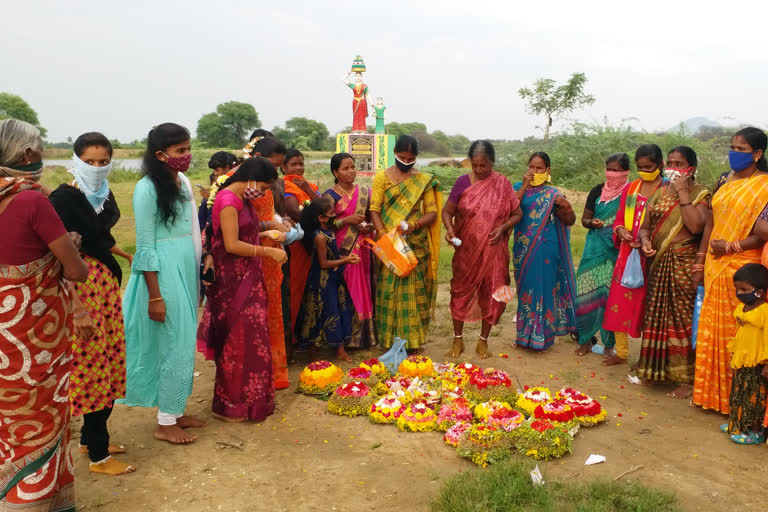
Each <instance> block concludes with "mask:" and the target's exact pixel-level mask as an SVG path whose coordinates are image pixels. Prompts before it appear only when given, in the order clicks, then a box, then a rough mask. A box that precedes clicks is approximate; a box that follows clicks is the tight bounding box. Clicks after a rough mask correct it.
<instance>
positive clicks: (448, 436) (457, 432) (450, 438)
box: [443, 421, 472, 447]
mask: <svg viewBox="0 0 768 512" xmlns="http://www.w3.org/2000/svg"><path fill="white" fill-rule="evenodd" d="M470 428H472V422H470V421H460V422H458V423H454V425H453V426H452V427H451V428H449V429H448V430H446V432H445V435H444V436H443V441H445V444H449V445H451V446H454V447H455V446H458V445H459V442H460V441H461V438H462V437H464V434H465V433H466V432H467V431H468V430H469V429H470Z"/></svg>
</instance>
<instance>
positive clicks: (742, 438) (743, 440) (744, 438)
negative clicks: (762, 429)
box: [731, 432, 765, 444]
mask: <svg viewBox="0 0 768 512" xmlns="http://www.w3.org/2000/svg"><path fill="white" fill-rule="evenodd" d="M731 441H733V442H734V443H736V444H763V443H764V442H765V436H764V435H763V434H757V433H754V432H750V433H749V434H734V435H732V436H731Z"/></svg>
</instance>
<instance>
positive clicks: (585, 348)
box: [576, 343, 592, 356]
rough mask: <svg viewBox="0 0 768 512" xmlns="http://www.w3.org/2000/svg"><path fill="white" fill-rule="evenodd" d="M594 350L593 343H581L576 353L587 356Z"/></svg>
mask: <svg viewBox="0 0 768 512" xmlns="http://www.w3.org/2000/svg"><path fill="white" fill-rule="evenodd" d="M590 352H592V344H591V343H585V344H583V345H581V346H580V347H579V348H578V349H576V355H577V356H585V355H587V354H589V353H590Z"/></svg>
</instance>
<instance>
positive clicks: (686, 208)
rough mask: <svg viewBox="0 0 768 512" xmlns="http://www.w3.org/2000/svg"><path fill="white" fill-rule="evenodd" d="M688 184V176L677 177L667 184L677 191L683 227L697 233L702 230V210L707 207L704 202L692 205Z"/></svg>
mask: <svg viewBox="0 0 768 512" xmlns="http://www.w3.org/2000/svg"><path fill="white" fill-rule="evenodd" d="M688 185H689V181H688V178H678V179H677V180H675V181H674V182H672V183H671V184H670V185H669V186H670V187H672V190H674V191H675V192H677V197H678V198H679V199H680V216H681V217H682V218H683V225H684V226H685V229H687V230H688V232H689V233H690V234H692V235H698V234H701V232H702V231H704V224H705V216H704V210H706V209H707V207H706V205H704V204H699V205H697V206H694V205H693V203H691V196H690V190H689V188H688Z"/></svg>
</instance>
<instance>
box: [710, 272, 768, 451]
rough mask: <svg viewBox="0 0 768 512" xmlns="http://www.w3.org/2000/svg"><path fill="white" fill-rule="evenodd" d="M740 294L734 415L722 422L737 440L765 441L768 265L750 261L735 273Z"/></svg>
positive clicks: (734, 358)
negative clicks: (766, 266)
mask: <svg viewBox="0 0 768 512" xmlns="http://www.w3.org/2000/svg"><path fill="white" fill-rule="evenodd" d="M733 284H734V286H735V287H736V297H737V298H738V299H739V300H740V301H741V302H742V304H739V306H738V307H737V308H736V312H735V313H734V317H735V318H736V321H737V322H738V324H739V330H738V332H737V333H736V337H734V338H733V339H732V340H731V341H730V343H728V352H730V353H731V369H732V370H733V381H732V384H731V396H730V399H729V403H730V410H731V411H730V417H729V419H728V423H726V424H724V425H722V426H721V427H720V429H721V430H722V431H723V432H727V433H729V434H731V440H732V441H733V442H734V443H737V444H758V443H763V442H764V441H765V429H764V427H765V426H768V424H766V420H768V416H766V396H768V304H766V301H765V295H766V292H767V291H768V268H765V267H764V266H762V265H760V264H758V263H749V264H747V265H744V266H743V267H741V268H740V269H739V270H738V271H736V273H735V274H734V276H733Z"/></svg>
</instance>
